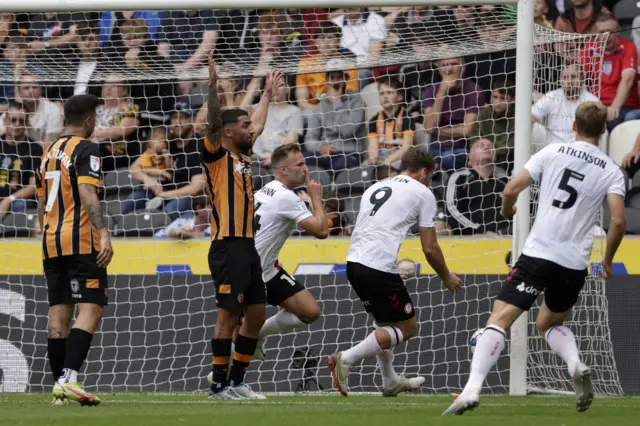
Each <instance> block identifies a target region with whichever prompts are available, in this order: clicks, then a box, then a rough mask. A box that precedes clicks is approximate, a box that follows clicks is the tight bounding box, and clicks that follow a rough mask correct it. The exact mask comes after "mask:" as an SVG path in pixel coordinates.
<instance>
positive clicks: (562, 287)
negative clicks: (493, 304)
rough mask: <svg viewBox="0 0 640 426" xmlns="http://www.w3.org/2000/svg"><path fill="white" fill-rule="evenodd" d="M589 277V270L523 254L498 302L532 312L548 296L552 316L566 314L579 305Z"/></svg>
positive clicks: (503, 288)
mask: <svg viewBox="0 0 640 426" xmlns="http://www.w3.org/2000/svg"><path fill="white" fill-rule="evenodd" d="M587 274H588V273H587V269H586V268H585V269H582V270H576V269H569V268H565V267H564V266H560V265H558V264H557V263H554V262H551V261H549V260H545V259H539V258H537V257H529V256H527V255H524V254H523V255H521V256H520V258H519V259H518V261H517V262H516V266H515V267H514V268H513V269H512V270H511V272H509V275H508V276H507V280H506V281H505V282H504V284H502V289H501V290H500V294H498V300H502V301H503V302H506V303H509V304H510V305H513V306H517V307H518V308H520V309H522V310H525V311H528V310H529V308H531V305H533V303H534V302H535V301H536V299H537V298H538V296H539V295H540V294H541V293H543V292H544V301H545V303H546V305H547V307H548V308H549V310H550V311H551V312H556V313H561V312H566V311H568V310H569V309H571V308H572V307H573V305H575V304H576V301H577V300H578V295H579V294H580V290H582V287H583V286H584V280H585V278H586V277H587Z"/></svg>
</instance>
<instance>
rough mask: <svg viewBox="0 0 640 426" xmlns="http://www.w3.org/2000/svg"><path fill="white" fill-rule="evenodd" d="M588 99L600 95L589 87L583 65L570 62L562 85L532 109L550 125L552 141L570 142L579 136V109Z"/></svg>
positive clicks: (542, 120)
mask: <svg viewBox="0 0 640 426" xmlns="http://www.w3.org/2000/svg"><path fill="white" fill-rule="evenodd" d="M587 101H598V98H597V97H596V96H594V95H592V94H591V93H589V91H588V90H587V88H586V86H585V80H584V72H583V71H582V67H580V65H578V64H571V65H567V66H566V67H564V69H563V70H562V74H561V76H560V88H559V89H557V90H553V91H551V92H549V93H547V94H546V95H544V96H543V97H542V98H541V99H540V100H538V101H537V102H536V103H535V104H534V105H533V108H532V110H531V113H532V114H533V118H534V119H535V120H537V121H538V122H540V123H542V124H544V126H545V127H546V128H547V142H548V143H566V142H569V141H572V140H573V139H574V138H575V133H574V131H573V122H574V121H575V117H576V109H577V108H578V105H580V104H581V103H582V102H587Z"/></svg>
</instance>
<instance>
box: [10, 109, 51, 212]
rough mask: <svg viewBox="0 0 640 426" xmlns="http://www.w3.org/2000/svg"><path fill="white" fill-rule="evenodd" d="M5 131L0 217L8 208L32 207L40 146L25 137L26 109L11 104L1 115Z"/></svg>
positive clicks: (23, 208)
mask: <svg viewBox="0 0 640 426" xmlns="http://www.w3.org/2000/svg"><path fill="white" fill-rule="evenodd" d="M3 121H4V127H5V134H4V136H2V137H0V220H2V219H3V218H4V217H5V215H6V214H7V213H9V212H10V211H12V212H18V211H24V210H26V209H27V208H29V207H31V208H35V207H36V201H35V199H34V198H35V195H36V178H35V174H34V172H35V170H36V169H37V168H38V167H39V166H40V158H41V157H42V147H41V146H40V144H38V143H35V142H32V141H30V140H29V138H28V137H27V126H28V125H27V111H26V110H25V109H24V107H23V106H22V104H19V103H12V104H10V105H9V107H8V109H7V112H6V114H4V118H3Z"/></svg>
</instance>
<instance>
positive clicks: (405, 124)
mask: <svg viewBox="0 0 640 426" xmlns="http://www.w3.org/2000/svg"><path fill="white" fill-rule="evenodd" d="M415 129H416V126H415V124H414V123H413V120H411V117H409V115H407V114H405V115H404V117H402V132H403V133H404V134H405V135H406V134H410V135H413V134H414V131H415Z"/></svg>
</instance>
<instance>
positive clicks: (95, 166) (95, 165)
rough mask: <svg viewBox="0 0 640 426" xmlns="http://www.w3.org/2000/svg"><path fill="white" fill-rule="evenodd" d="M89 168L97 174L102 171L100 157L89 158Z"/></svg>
mask: <svg viewBox="0 0 640 426" xmlns="http://www.w3.org/2000/svg"><path fill="white" fill-rule="evenodd" d="M89 166H90V167H91V170H93V171H94V172H97V171H98V170H100V157H96V156H95V155H91V156H90V157H89Z"/></svg>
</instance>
